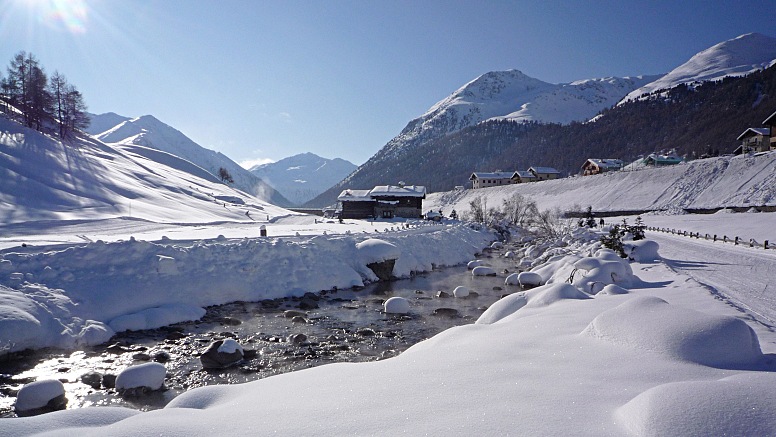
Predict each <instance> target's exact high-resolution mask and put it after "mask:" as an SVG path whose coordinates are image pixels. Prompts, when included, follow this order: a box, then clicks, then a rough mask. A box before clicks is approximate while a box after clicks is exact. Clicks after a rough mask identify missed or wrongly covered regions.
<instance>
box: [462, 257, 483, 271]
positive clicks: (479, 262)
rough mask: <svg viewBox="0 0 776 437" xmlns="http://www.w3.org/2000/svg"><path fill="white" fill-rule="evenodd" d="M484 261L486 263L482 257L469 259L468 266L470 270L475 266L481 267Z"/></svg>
mask: <svg viewBox="0 0 776 437" xmlns="http://www.w3.org/2000/svg"><path fill="white" fill-rule="evenodd" d="M484 263H485V261H482V260H480V259H475V260H472V261H469V262H468V263H467V264H466V268H467V269H469V270H473V269H474V268H475V267H479V266H481V265H483V264H484Z"/></svg>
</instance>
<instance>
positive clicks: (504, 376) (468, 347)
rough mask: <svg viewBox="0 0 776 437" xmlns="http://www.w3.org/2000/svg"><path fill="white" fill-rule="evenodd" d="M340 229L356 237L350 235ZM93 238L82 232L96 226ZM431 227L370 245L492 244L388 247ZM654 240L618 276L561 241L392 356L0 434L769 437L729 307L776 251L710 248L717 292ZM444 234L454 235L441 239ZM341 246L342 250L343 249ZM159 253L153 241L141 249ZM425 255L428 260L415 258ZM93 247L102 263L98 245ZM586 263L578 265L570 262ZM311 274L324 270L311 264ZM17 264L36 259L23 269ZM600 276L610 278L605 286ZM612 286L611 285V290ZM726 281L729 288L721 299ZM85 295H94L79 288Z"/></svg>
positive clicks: (768, 367) (756, 351)
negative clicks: (474, 306) (754, 267)
mask: <svg viewBox="0 0 776 437" xmlns="http://www.w3.org/2000/svg"><path fill="white" fill-rule="evenodd" d="M749 216H757V217H759V218H760V220H767V221H770V220H772V219H771V217H772V216H771V215H770V214H715V215H710V216H703V217H704V223H706V226H708V227H709V229H714V227H715V226H717V227H720V228H722V227H724V228H726V229H731V233H733V232H738V233H741V234H744V233H745V231H747V230H748V227H747V225H746V223H743V221H741V220H736V217H749ZM657 217H660V218H661V220H665V221H664V222H663V223H668V222H670V220H673V219H672V218H668V217H670V216H656V218H657ZM682 217H685V218H686V216H682ZM679 218H681V217H677V218H676V220H678V219H679ZM647 221H648V223H649V219H648V220H647ZM771 223H772V222H771ZM307 226H309V224H308V225H303V226H298V228H299V229H305V227H307ZM329 226H333V224H329ZM351 226H354V229H355V226H357V225H355V224H353V225H351ZM360 226H363V227H365V228H366V227H371V226H372V225H371V224H367V223H362V224H361V225H360ZM766 228H767V226H766ZM271 229H272V228H271V227H270V230H271ZM432 229H435V230H433V231H432ZM441 229H444V231H443V230H441ZM467 229H468V228H467ZM94 232H95V235H97V234H98V232H99V231H98V230H97V229H94ZM326 232H327V236H326V237H324V236H323V231H321V232H320V237H318V239H323V240H325V241H326V243H325V244H322V246H329V245H336V244H338V243H337V241H339V240H346V241H347V240H348V239H352V238H355V237H353V236H347V235H337V236H335V235H332V234H333V231H332V230H331V228H329V229H327V231H326ZM362 232H363V231H362ZM437 232H459V231H451V230H450V229H448V228H447V227H428V228H425V227H424V228H418V229H415V230H405V231H396V230H394V232H393V233H391V232H388V233H387V234H386V233H385V232H380V233H379V234H370V235H369V236H372V237H378V238H385V239H386V240H387V241H391V242H392V243H396V245H397V246H399V247H401V248H402V255H404V254H406V253H407V252H411V253H412V254H413V256H415V257H418V258H420V257H424V258H425V257H426V256H427V257H428V258H427V259H431V258H439V257H442V258H447V259H448V261H452V260H453V259H454V258H456V259H455V260H456V261H460V260H461V259H464V258H466V257H470V256H471V253H473V251H475V250H476V249H474V248H475V246H477V245H479V246H485V245H487V243H488V240H489V239H490V238H491V235H490V234H487V233H482V232H474V231H472V232H473V234H472V235H470V237H471V238H473V240H468V241H467V242H466V244H465V245H463V246H465V250H461V249H462V247H461V245H460V241H462V240H458V241H459V243H456V244H451V245H449V246H446V247H438V248H436V249H432V248H431V247H430V246H433V245H437V244H441V243H440V242H439V241H437V240H434V243H433V244H429V243H428V241H425V244H419V245H414V246H412V247H407V246H402V238H401V237H402V235H405V234H410V235H412V234H413V233H419V234H420V235H434V234H435V233H437ZM222 233H223V232H222ZM467 233H468V231H467ZM654 236H655V237H656V239H657V240H658V241H660V244H661V247H660V249H659V253H660V254H661V255H663V256H666V255H667V254H671V256H672V257H675V256H676V254H679V255H681V256H682V258H679V259H676V258H672V259H671V260H665V261H664V260H656V261H645V262H641V263H636V262H634V263H630V264H629V267H630V269H632V272H633V276H631V275H630V271H629V268H628V263H624V264H623V263H622V262H620V261H617V260H616V259H614V258H611V257H610V256H609V255H607V254H606V253H605V252H597V249H596V247H597V245H596V244H593V243H590V242H587V240H585V238H581V239H577V240H574V241H572V240H568V241H569V243H570V246H568V247H567V248H566V249H563V250H558V252H557V253H558V254H568V255H569V256H571V257H572V258H570V259H565V261H563V262H561V261H559V259H560V260H563V259H564V258H562V257H558V258H559V259H554V260H553V261H554V262H551V263H546V264H544V263H543V264H537V268H535V269H534V270H535V271H538V272H540V273H541V274H542V275H543V276H544V279H545V280H547V281H549V282H555V283H554V284H549V285H545V286H542V287H540V288H537V289H533V290H531V291H528V292H526V293H525V294H524V295H523V294H522V293H518V294H514V295H511V296H510V297H508V298H505V299H502V301H500V302H498V303H496V304H494V305H493V306H492V307H491V309H490V310H488V311H487V312H486V313H484V315H483V316H482V317H481V318H480V320H479V321H478V323H476V324H474V325H467V326H462V327H458V328H453V329H450V330H448V331H445V332H443V333H442V334H440V335H438V336H436V337H434V338H432V339H429V340H427V341H424V342H422V343H420V344H418V345H416V346H414V347H412V348H410V349H409V350H408V351H406V352H405V353H403V354H402V355H400V356H398V357H395V358H391V359H388V360H384V361H378V362H373V363H362V364H333V365H326V366H322V367H318V368H314V369H309V370H304V371H300V372H294V373H291V374H284V375H279V376H274V377H271V378H267V379H265V380H260V381H256V382H253V383H247V384H242V385H236V386H211V387H205V388H200V389H195V390H192V391H190V392H188V393H185V394H183V395H181V396H179V397H178V398H176V399H175V400H174V401H173V402H172V403H171V404H169V405H168V406H167V407H166V408H164V409H162V410H157V411H153V412H146V413H139V412H137V411H132V410H126V409H120V408H97V407H95V408H86V409H80V410H66V411H62V412H56V413H49V414H46V415H43V416H37V417H33V418H19V419H4V420H3V421H2V425H3V426H2V427H0V435H9V436H10V435H30V434H35V433H40V432H48V433H52V434H56V435H65V434H72V433H79V434H83V435H101V436H102V435H135V434H138V433H148V432H153V433H158V434H162V435H206V434H207V435H212V434H227V433H234V432H240V433H245V432H248V433H261V434H268V433H279V434H292V433H294V434H302V435H311V434H316V435H320V434H323V435H343V434H346V435H347V434H350V435H364V434H384V435H385V434H397V433H409V434H434V435H439V434H451V435H472V434H480V435H482V434H484V435H510V434H521V435H560V434H565V435H568V434H574V435H722V434H725V433H727V434H728V435H773V434H774V432H776V418H774V416H773V414H772V411H774V409H776V395H774V393H775V392H774V390H773V389H774V387H776V373H774V371H776V360H775V359H774V357H775V356H776V355H774V354H776V334H775V333H774V332H773V330H774V322H773V320H772V319H769V318H767V317H764V316H763V315H762V314H760V312H757V311H750V310H749V306H748V305H746V300H747V299H748V297H747V295H745V294H744V295H740V296H735V293H734V292H735V291H736V288H737V286H742V287H744V288H745V287H746V286H749V285H751V283H754V282H755V281H753V280H752V279H751V278H750V275H751V273H750V270H749V268H750V266H749V265H745V264H742V263H741V262H740V253H741V252H746V253H749V254H751V256H753V257H754V258H753V259H755V260H756V261H757V262H758V263H759V265H760V267H761V270H760V271H759V275H761V276H764V277H767V278H768V279H769V281H772V278H773V277H776V275H775V274H774V273H776V256H775V255H773V254H772V253H771V252H766V251H764V250H762V249H759V250H758V249H750V248H735V247H732V245H724V244H723V243H717V247H722V248H724V249H723V250H722V253H723V254H725V255H724V258H722V259H717V260H715V262H716V263H721V264H726V265H729V266H730V269H731V273H730V276H732V277H733V278H735V280H734V281H732V283H731V284H730V285H725V284H712V285H710V284H707V283H703V282H699V280H700V281H705V280H706V276H705V275H700V277H699V278H698V279H699V280H696V279H693V277H692V276H691V275H688V274H686V273H684V272H683V271H682V270H683V269H690V270H693V271H697V270H702V268H704V267H708V266H709V264H707V263H703V262H697V263H696V261H695V260H694V257H695V256H697V254H698V252H699V251H694V250H691V248H690V249H689V250H688V248H687V246H686V245H687V244H688V241H693V242H694V241H695V240H690V239H687V238H686V237H677V236H664V235H662V234H655V235H654ZM235 237H237V235H235ZM413 237H414V238H417V236H416V235H415V236H413ZM648 237H652V235H648ZM116 238H118V235H116ZM124 238H125V239H126V238H128V237H127V236H126V235H124ZM408 239H409V238H408ZM445 239H446V240H447V241H455V240H456V239H455V238H451V237H450V235H447V236H446V237H445ZM269 240H271V241H273V242H274V243H272V244H273V247H275V249H273V250H278V252H264V255H265V257H267V258H270V259H271V260H272V261H273V264H274V265H275V266H283V265H285V266H286V267H285V268H284V269H276V271H279V272H280V274H279V275H274V276H279V277H281V278H283V280H284V281H292V282H293V281H294V280H295V278H296V280H298V278H299V277H301V276H302V274H301V273H300V272H299V271H298V270H301V269H300V268H298V267H293V266H289V265H287V264H284V262H293V261H292V258H290V254H288V253H286V252H283V251H282V250H283V249H280V248H279V247H278V246H280V247H282V244H283V241H286V242H287V243H286V244H289V245H291V244H295V243H293V241H294V238H288V239H287V238H283V237H281V238H279V239H269ZM302 240H304V237H302ZM313 240H315V238H313ZM308 241H309V240H308ZM221 243H224V242H223V241H222V242H221ZM221 243H218V242H215V243H212V244H204V245H203V246H204V247H208V246H211V245H217V244H221ZM111 244H116V246H115V248H116V249H118V248H122V249H124V248H127V247H131V245H133V244H134V245H139V246H141V245H142V246H144V247H148V246H149V245H151V243H143V242H139V241H138V242H135V243H128V242H126V240H125V241H124V242H120V243H105V244H102V243H91V244H85V245H83V246H82V247H90V246H93V247H95V248H97V247H101V246H102V247H104V246H109V247H110V246H111ZM235 244H236V245H235V246H234V247H231V246H230V249H231V250H233V251H237V252H239V249H237V248H238V247H239V246H240V245H244V244H248V245H250V246H251V250H255V249H256V248H260V247H262V246H261V245H260V244H259V243H257V242H256V241H255V240H254V241H253V242H251V243H245V242H243V241H239V242H237V243H235ZM351 244H352V243H351V242H348V246H350V245H351ZM708 244H710V245H713V243H708ZM162 247H163V246H162V245H160V246H154V248H155V249H156V250H159V249H161V248H162ZM189 247H190V248H194V247H195V246H189ZM267 250H268V249H267ZM433 250H436V253H435V254H430V253H429V252H431V251H433ZM71 251H72V252H73V254H75V253H77V251H73V250H71ZM92 252H93V254H94V255H100V256H102V255H104V254H105V252H101V251H100V250H98V249H95V250H93V251H92ZM151 252H153V251H151ZM151 252H147V253H151ZM469 252H470V253H469ZM87 253H88V252H87ZM132 253H133V254H137V253H142V252H139V251H132ZM260 253H261V252H260ZM270 254H272V255H270ZM422 254H426V255H424V256H421V255H422ZM453 254H457V255H455V256H453ZM331 255H332V254H331V253H328V254H326V255H324V256H323V257H320V258H319V257H314V259H309V258H308V261H307V264H308V265H311V267H310V268H313V269H315V270H316V271H317V272H318V273H319V274H322V273H324V272H326V271H327V270H330V269H333V268H334V265H335V264H338V263H342V262H343V261H342V260H341V259H339V260H338V261H337V262H336V263H335V264H328V263H326V262H325V261H324V260H323V259H322V258H326V257H327V256H331ZM350 255H351V256H352V255H353V252H351V253H350ZM586 255H592V256H588V257H587V258H584V259H583V260H582V264H577V263H578V262H579V260H580V259H582V257H583V256H586ZM596 255H597V256H596ZM8 256H9V254H8V252H6V253H4V257H6V258H7V257H8ZM100 256H98V257H97V259H99V258H100ZM123 256H124V257H128V254H124V255H123ZM133 256H136V255H133ZM164 256H167V255H164ZM231 256H234V255H231ZM151 258H153V257H151ZM90 259H91V261H90V263H93V262H95V261H94V259H95V258H94V257H92V258H90ZM147 259H148V258H147V257H145V256H141V257H139V258H134V260H135V261H133V262H136V263H138V266H141V265H142V264H143V263H144V262H146V261H147ZM162 259H165V258H161V257H160V258H158V259H157V260H158V261H161V260H162ZM211 260H212V258H211ZM229 260H230V261H234V258H229ZM584 260H588V261H584ZM590 260H593V261H590ZM213 262H215V261H214V260H213ZM570 263H573V264H570ZM43 264H45V262H39V263H38V264H37V265H38V266H41V265H43ZM316 264H321V265H323V267H324V268H323V269H317V268H316V267H315V265H316ZM20 265H21V264H20ZM28 265H30V266H32V265H35V263H33V262H32V261H30V264H28ZM222 265H223V264H218V266H219V267H221V266H222ZM574 265H577V266H578V268H579V270H580V271H581V272H584V274H583V275H581V276H580V275H579V274H578V275H576V277H575V278H576V279H575V281H574V285H576V286H571V285H568V284H565V282H566V281H565V280H566V278H568V276H569V272H570V270H569V269H570V268H573V266H574ZM86 266H87V264H83V267H84V271H83V272H80V273H77V274H76V275H74V276H76V277H78V276H79V275H81V274H85V273H86V271H85V270H86V269H85V267H86ZM677 266H678V267H677ZM179 267H180V266H179ZM202 267H204V265H203V266H202ZM243 267H244V265H243ZM583 267H584V268H583ZM585 268H586V269H587V270H585ZM32 270H33V271H35V270H34V269H32ZM138 270H142V269H141V268H139V269H138ZM602 272H603V273H604V275H606V274H608V277H609V281H608V282H613V283H615V284H616V285H617V286H616V287H614V286H609V287H608V288H604V291H602V292H599V293H597V294H595V295H591V294H587V293H583V292H582V291H581V290H587V288H586V287H588V286H589V284H590V281H588V280H586V279H584V278H588V279H594V280H595V281H600V280H601V279H600V275H601V273H602ZM612 272H619V275H618V274H615V275H614V276H612V275H611V273H612ZM696 273H697V272H696ZM133 274H135V273H131V274H129V276H132V275H133ZM167 274H170V273H169V272H168V273H167ZM230 275H242V276H245V275H248V277H250V273H246V272H240V273H237V272H236V271H235V270H231V271H230V272H229V274H228V275H226V277H228V276H230ZM184 276H185V275H184ZM263 277H266V275H264V276H263ZM612 277H615V278H617V280H616V281H612V280H611V278H612ZM354 278H355V277H354ZM138 281H140V282H135V283H134V284H135V285H136V286H137V285H141V287H140V289H141V290H142V289H143V288H145V287H147V286H148V284H149V282H142V280H138ZM769 281H766V283H768V282H769ZM74 282H75V283H78V280H75V281H74ZM176 283H178V284H181V285H186V284H188V281H187V280H186V279H184V277H183V276H180V275H179V276H177V277H176ZM728 286H732V287H734V288H733V289H727V288H723V287H728ZM713 287H719V288H713ZM87 288H88V289H90V290H92V291H96V290H95V287H94V283H90V285H89V286H88V287H87ZM96 288H99V287H96ZM133 288H135V287H133ZM284 289H285V288H284ZM285 290H288V289H285ZM4 291H5V292H6V293H13V291H10V290H7V289H4ZM38 291H39V290H38ZM299 291H302V290H301V289H300V290H299ZM588 291H589V290H588ZM52 292H53V291H52ZM753 292H759V293H769V292H770V290H769V289H766V290H759V291H758V290H754V291H753ZM33 294H34V293H33ZM28 295H30V293H29V290H28ZM141 295H142V294H141ZM135 296H137V295H135ZM211 297H212V296H211ZM81 298H83V296H81ZM144 299H146V298H144ZM144 299H140V300H141V301H142V300H144ZM148 299H150V298H148ZM110 300H111V301H113V300H114V298H113V297H112V298H111V299H110ZM108 301H109V300H108V299H106V300H105V302H108ZM6 303H7V300H6ZM742 303H743V305H742ZM80 305H82V304H80V303H79V305H76V306H80ZM6 332H7V331H6ZM721 411H724V414H720V412H721Z"/></svg>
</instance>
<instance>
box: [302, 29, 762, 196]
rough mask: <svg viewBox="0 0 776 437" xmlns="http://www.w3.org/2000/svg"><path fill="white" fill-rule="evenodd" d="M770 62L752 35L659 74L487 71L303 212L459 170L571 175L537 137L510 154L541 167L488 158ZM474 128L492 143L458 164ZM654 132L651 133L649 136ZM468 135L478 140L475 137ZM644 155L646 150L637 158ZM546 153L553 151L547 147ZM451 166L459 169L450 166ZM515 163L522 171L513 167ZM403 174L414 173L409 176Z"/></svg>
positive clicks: (435, 184) (573, 148)
mask: <svg viewBox="0 0 776 437" xmlns="http://www.w3.org/2000/svg"><path fill="white" fill-rule="evenodd" d="M774 60H776V38H771V37H769V36H765V35H761V34H754V33H753V34H746V35H742V36H740V37H738V38H735V39H732V40H730V41H725V42H723V43H720V44H717V45H715V46H713V47H711V48H709V49H707V50H704V51H702V52H700V53H698V54H697V55H695V56H693V57H692V58H691V59H690V60H689V61H688V62H687V63H685V64H683V65H682V66H680V67H678V68H677V69H675V70H673V71H672V72H670V73H668V74H666V75H659V76H638V77H630V78H605V79H590V80H581V81H576V82H571V83H568V84H550V83H547V82H543V81H541V80H538V79H534V78H531V77H529V76H526V75H525V74H523V73H521V72H520V71H517V70H509V71H496V72H490V73H486V74H484V75H482V76H480V77H478V78H476V79H474V80H473V81H471V82H469V83H467V84H466V85H464V86H463V87H461V88H459V89H458V90H456V91H455V92H453V94H452V95H450V96H449V97H447V98H445V99H443V100H442V101H440V102H438V103H437V104H435V105H433V106H432V107H431V108H430V109H429V110H428V111H426V113H424V114H423V115H421V116H420V117H418V118H416V119H414V120H411V121H410V122H409V123H408V124H407V126H406V127H405V128H404V129H403V130H402V131H401V132H400V133H399V134H398V135H397V136H396V137H394V138H393V139H391V140H390V141H389V142H388V143H387V144H386V145H385V146H384V147H383V148H382V149H380V150H379V151H378V152H377V153H376V154H375V155H374V156H373V157H372V158H370V159H369V160H368V161H367V162H366V163H364V164H363V165H361V166H360V167H359V168H358V169H356V171H354V172H353V173H352V174H350V175H349V176H348V177H347V178H345V179H344V180H343V181H341V182H340V183H338V184H337V185H335V186H333V187H332V188H330V189H329V190H327V191H326V192H324V193H322V194H321V195H320V196H318V197H316V198H315V199H313V200H311V201H309V202H308V203H307V206H326V205H329V204H331V203H333V202H335V201H336V197H337V195H338V194H339V193H340V192H341V191H342V190H343V189H346V188H353V189H358V188H370V187H371V186H374V185H378V184H385V183H396V182H398V181H399V180H404V181H406V182H407V183H416V184H421V185H427V186H428V187H429V188H430V189H432V190H437V189H449V188H452V185H450V182H441V181H443V180H450V178H449V177H446V175H447V176H451V175H452V174H455V175H456V176H455V177H456V179H455V182H454V183H453V185H460V184H462V183H464V182H465V180H464V181H461V180H460V174H461V172H462V169H461V168H460V167H461V166H468V170H467V171H468V172H471V171H492V170H495V169H504V170H507V169H509V170H512V169H525V168H527V167H528V166H531V165H544V166H555V167H556V168H559V169H563V170H565V171H570V170H571V167H569V164H568V162H566V164H565V167H564V165H558V164H555V163H554V162H551V161H552V160H553V159H554V157H550V156H548V155H547V154H545V155H542V153H541V149H542V147H543V146H542V142H544V141H543V139H542V138H536V137H534V138H533V139H534V141H536V142H538V143H536V144H532V145H530V146H527V147H530V148H533V149H534V150H532V151H531V153H530V154H526V153H517V152H516V153H511V154H510V155H515V156H521V157H522V158H523V159H525V158H529V157H532V159H534V160H535V161H540V162H525V163H519V162H515V161H512V162H510V161H501V162H498V161H494V160H493V159H492V158H493V154H494V152H496V151H498V153H500V154H503V153H504V150H503V148H504V147H506V148H508V147H510V146H509V143H515V141H516V137H515V135H518V136H519V135H523V134H525V133H527V132H529V131H531V130H533V126H535V125H538V124H552V125H555V126H558V125H564V126H567V125H569V124H572V127H573V124H574V122H586V121H588V120H591V119H594V118H596V119H597V118H598V117H597V116H596V114H599V113H601V112H602V111H606V110H608V109H610V108H612V107H613V106H614V105H616V104H617V103H618V102H622V101H625V100H635V99H638V98H639V97H644V95H645V94H648V93H651V92H655V91H660V90H664V89H666V88H667V87H668V88H671V87H675V86H677V85H681V84H700V83H703V82H705V81H711V80H718V79H720V78H723V77H727V76H740V75H743V74H746V73H747V72H752V71H757V70H761V69H763V68H766V67H768V66H770V65H773V63H774ZM513 122H519V123H521V124H523V126H521V127H514V126H512V124H513ZM576 124H579V123H576ZM476 126H481V127H482V129H480V131H481V132H482V131H484V130H488V129H489V130H490V131H491V132H490V133H489V134H488V135H486V136H487V137H488V140H489V141H492V143H490V144H486V143H479V144H476V143H471V142H466V144H467V147H469V149H467V150H466V151H465V152H466V154H467V155H468V156H470V159H467V160H466V161H465V162H460V161H462V159H461V157H460V156H454V155H452V154H451V151H452V150H453V149H454V148H455V147H453V146H454V143H455V142H456V141H457V142H458V143H460V142H461V141H464V140H463V139H462V138H461V135H458V133H462V132H463V131H464V130H467V129H470V128H473V127H476ZM622 128H623V129H625V128H627V127H626V126H622ZM657 128H658V127H657V126H655V127H653V131H655V130H656V129H657ZM494 130H495V131H498V130H501V131H502V132H503V133H502V134H499V133H498V132H496V133H493V131H494ZM564 132H565V131H564ZM464 135H466V134H465V133H464ZM472 135H473V136H474V137H477V136H479V135H478V134H474V133H472ZM499 135H504V136H503V137H500V136H499ZM667 140H670V139H667ZM577 141H579V140H577ZM464 142H465V141H464ZM663 143H664V144H665V147H670V146H671V144H670V141H664V142H663ZM432 145H433V147H432ZM623 145H624V144H623ZM591 146H594V145H589V144H582V143H579V142H577V143H571V142H570V143H568V144H564V145H563V146H562V147H565V148H566V149H567V152H568V153H570V154H572V155H573V157H574V158H576V157H577V155H583V154H584V152H583V151H584V150H586V149H590V147H591ZM637 147H638V144H634V145H631V146H628V147H623V148H622V150H620V151H616V150H612V151H611V152H609V153H610V154H611V155H612V156H595V157H599V158H609V157H611V158H616V157H621V156H624V155H633V154H634V149H635V148H637ZM590 150H601V147H593V149H590ZM649 151H651V150H643V151H642V152H649ZM553 153H554V154H557V153H559V152H558V151H557V150H555V149H553ZM588 153H589V152H588ZM591 157H592V156H591ZM455 162H460V163H459V164H454V163H455ZM431 163H433V165H431ZM456 165H457V166H458V167H456ZM518 165H522V166H523V167H525V168H522V167H519V168H518ZM485 166H487V167H485ZM410 169H414V170H415V171H412V172H411V171H410ZM451 182H452V181H451Z"/></svg>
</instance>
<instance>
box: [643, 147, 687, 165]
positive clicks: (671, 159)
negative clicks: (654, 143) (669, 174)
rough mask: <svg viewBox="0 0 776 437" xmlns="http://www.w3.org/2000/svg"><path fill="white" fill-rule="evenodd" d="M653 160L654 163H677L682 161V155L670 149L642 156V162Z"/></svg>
mask: <svg viewBox="0 0 776 437" xmlns="http://www.w3.org/2000/svg"><path fill="white" fill-rule="evenodd" d="M650 161H654V162H655V163H663V164H678V163H680V162H682V161H683V159H682V157H681V156H679V155H677V154H676V151H674V150H672V151H670V152H669V153H667V154H657V153H652V154H650V155H648V156H647V157H646V158H644V161H643V162H650Z"/></svg>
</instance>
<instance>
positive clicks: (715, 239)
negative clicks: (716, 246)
mask: <svg viewBox="0 0 776 437" xmlns="http://www.w3.org/2000/svg"><path fill="white" fill-rule="evenodd" d="M714 241H715V242H716V241H717V234H714Z"/></svg>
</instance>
